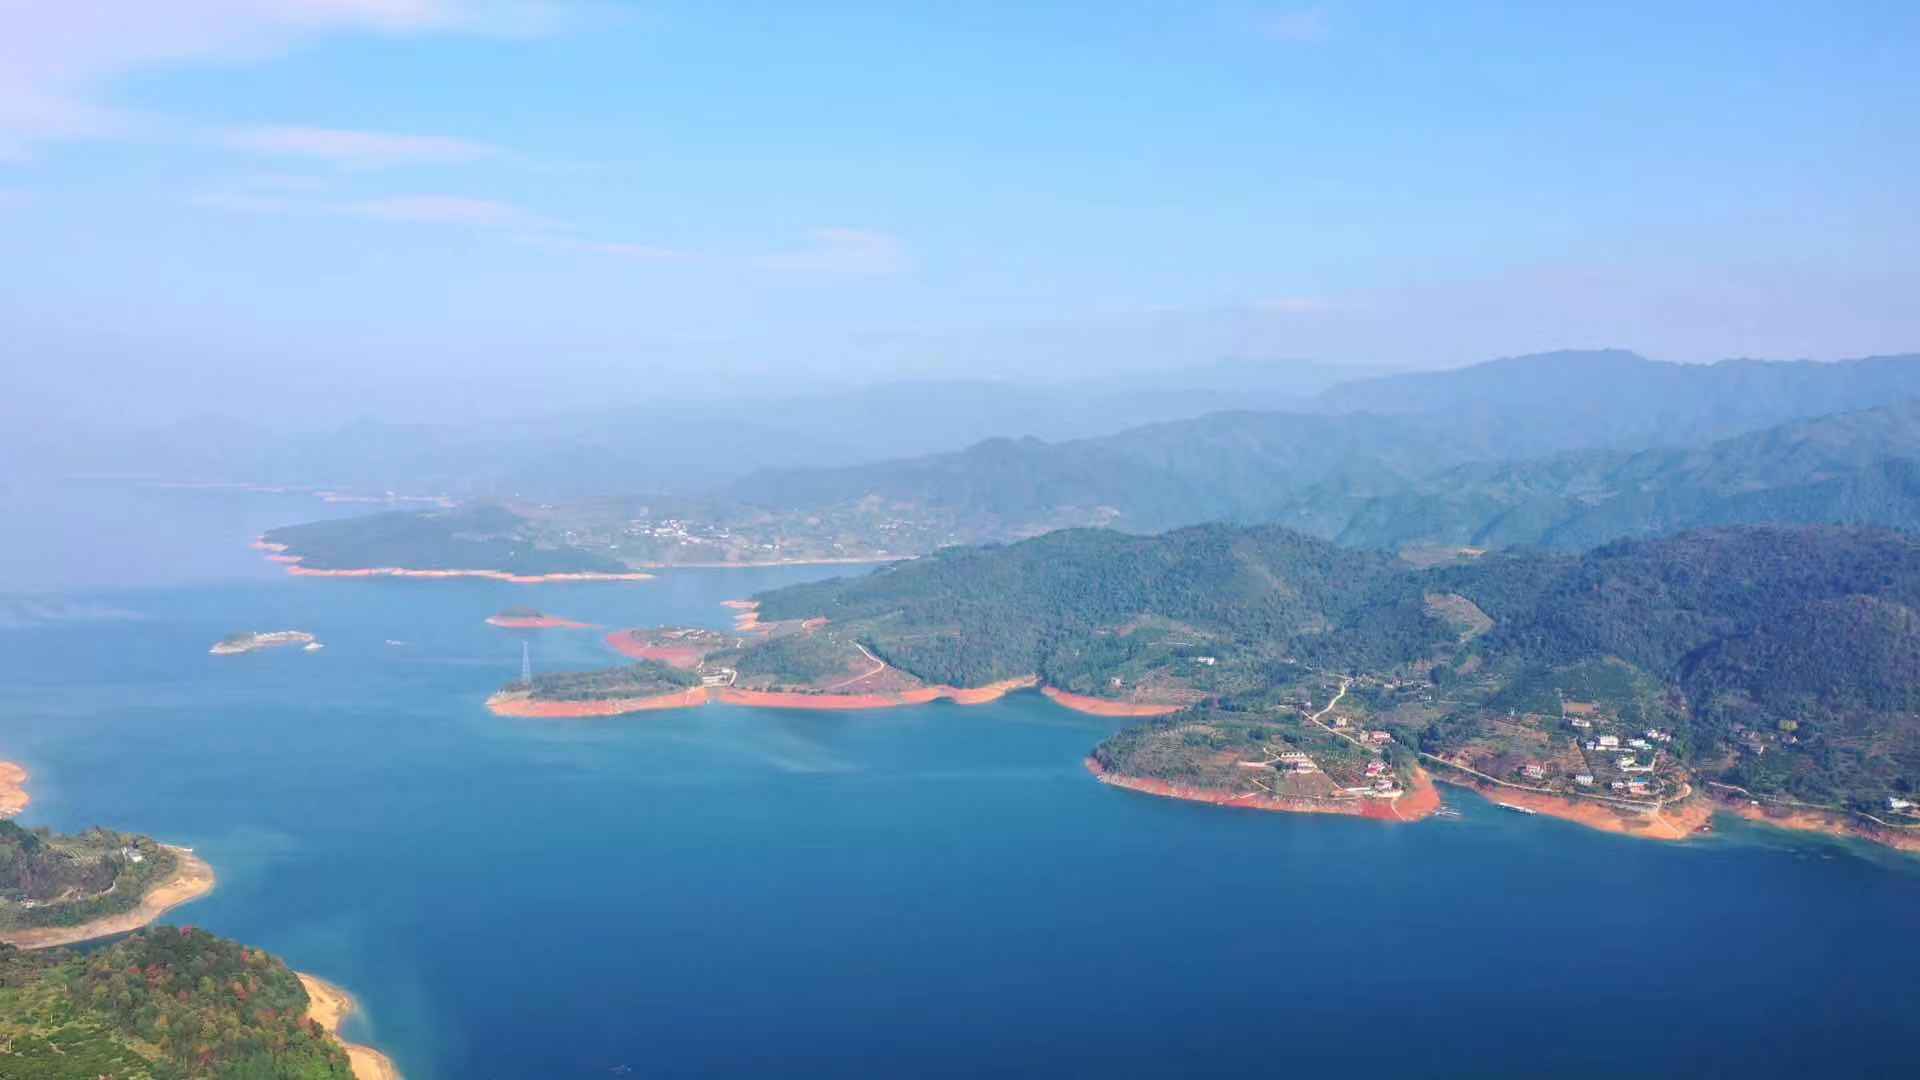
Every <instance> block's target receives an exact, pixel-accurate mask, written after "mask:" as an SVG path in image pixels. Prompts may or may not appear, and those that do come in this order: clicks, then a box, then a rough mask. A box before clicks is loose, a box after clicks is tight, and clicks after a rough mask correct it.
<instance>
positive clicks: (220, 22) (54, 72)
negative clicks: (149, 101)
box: [0, 0, 598, 159]
mask: <svg viewBox="0 0 1920 1080" xmlns="http://www.w3.org/2000/svg"><path fill="white" fill-rule="evenodd" d="M592 7H593V9H594V10H597V9H598V5H593V6H592ZM579 10H581V5H576V4H565V3H542V2H536V0H72V2H55V0H0V159H4V158H14V159H19V158H24V157H27V156H29V155H30V154H31V153H32V152H33V150H34V149H35V148H36V147H37V146H39V145H40V144H43V143H47V142H53V141H59V140H68V139H94V138H102V137H110V136H117V135H121V134H124V133H126V132H127V131H128V130H131V129H136V128H138V127H140V126H141V123H142V118H139V117H137V116H135V115H132V114H128V113H126V112H123V111H121V110H119V109H117V108H115V107H114V106H113V105H112V104H111V102H110V101H109V100H108V99H109V91H110V90H111V87H112V84H113V82H114V81H115V80H116V79H119V78H121V77H122V76H125V75H128V74H131V73H134V72H138V71H142V70H146V69H149V68H153V67H156V66H160V65H166V64H178V63H183V62H190V61H201V62H208V61H215V62H217V61H232V60H244V59H259V58H262V57H270V56H274V55H277V54H278V53H281V52H283V51H285V50H286V49H288V48H290V47H291V46H293V45H294V44H295V43H297V42H298V41H300V40H301V39H303V38H307V37H312V36H316V35H323V34H334V33H373V34H429V33H464V34H495V35H498V34H533V33H541V32H545V31H548V30H552V29H557V28H559V27H560V25H561V24H562V23H563V22H564V21H565V20H566V19H567V18H568V17H569V16H571V15H572V14H574V13H576V12H578V11H579Z"/></svg>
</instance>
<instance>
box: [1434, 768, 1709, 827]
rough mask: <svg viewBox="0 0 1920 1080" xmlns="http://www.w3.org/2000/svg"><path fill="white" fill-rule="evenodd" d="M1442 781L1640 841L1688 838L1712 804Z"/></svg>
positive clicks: (1492, 799)
mask: <svg viewBox="0 0 1920 1080" xmlns="http://www.w3.org/2000/svg"><path fill="white" fill-rule="evenodd" d="M1442 783H1447V784H1452V785H1454V786H1455V787H1463V788H1470V789H1472V790H1473V791H1474V792H1476V793H1477V794H1479V795H1480V797H1482V798H1484V799H1486V800H1487V801H1488V802H1494V803H1508V804H1510V805H1513V806H1520V807H1525V808H1526V809H1528V810H1532V811H1533V812H1535V813H1538V814H1545V815H1546V816H1548V817H1552V818H1559V819H1560V820H1562V821H1571V822H1574V823H1575V824H1578V825H1585V826H1586V827H1588V828H1590V829H1599V830H1600V831H1601V832H1610V833H1618V834H1620V835H1622V836H1637V837H1640V838H1641V839H1643V840H1668V841H1680V840H1687V839H1691V838H1692V837H1694V836H1697V835H1699V833H1700V831H1701V827H1702V826H1704V825H1706V824H1707V823H1708V822H1710V821H1711V820H1712V819H1713V804H1712V803H1711V802H1710V801H1708V800H1707V799H1705V798H1703V797H1701V796H1698V795H1696V796H1694V797H1692V798H1688V799H1682V800H1681V801H1680V802H1677V803H1672V804H1670V805H1667V806H1662V807H1659V808H1658V809H1651V810H1642V809H1638V808H1634V807H1627V806H1620V805H1617V804H1614V803H1606V802H1601V801H1600V800H1598V799H1574V798H1565V797H1562V796H1558V795H1543V794H1541V793H1540V792H1537V791H1525V790H1521V789H1518V788H1505V787H1498V786H1495V785H1491V784H1484V783H1478V782H1473V781H1469V780H1465V779H1459V780H1456V779H1454V778H1452V777H1448V778H1446V779H1444V780H1443V781H1442Z"/></svg>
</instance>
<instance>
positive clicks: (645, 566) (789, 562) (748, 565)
mask: <svg viewBox="0 0 1920 1080" xmlns="http://www.w3.org/2000/svg"><path fill="white" fill-rule="evenodd" d="M247 546H248V547H250V548H252V549H253V550H255V551H262V552H266V558H267V561H268V562H274V563H280V564H281V565H283V566H285V567H286V569H287V573H289V574H293V575H295V576H297V577H410V578H459V577H475V578H486V579H488V580H491V581H505V582H510V583H512V584H515V585H540V584H548V583H555V582H578V581H652V580H653V579H654V577H655V575H654V574H651V573H647V571H650V570H763V569H769V568H776V567H782V566H878V565H882V564H885V563H895V562H906V561H908V560H911V559H915V558H918V557H919V556H917V555H880V556H873V557H871V558H846V559H827V558H820V559H764V560H758V561H754V562H684V563H666V562H644V563H630V564H628V565H630V566H634V567H637V569H634V570H630V571H619V572H616V571H603V570H575V571H564V572H560V573H552V574H515V573H512V572H510V571H506V570H482V569H444V570H422V569H418V568H415V567H408V566H360V567H345V568H332V569H328V568H321V567H314V566H306V565H303V563H304V562H305V560H306V556H304V555H296V554H292V553H291V549H290V548H288V546H287V545H285V544H281V543H276V542H274V541H272V540H268V539H267V538H265V537H255V538H254V540H253V542H252V543H251V544H248V545H247ZM756 606H758V605H756Z"/></svg>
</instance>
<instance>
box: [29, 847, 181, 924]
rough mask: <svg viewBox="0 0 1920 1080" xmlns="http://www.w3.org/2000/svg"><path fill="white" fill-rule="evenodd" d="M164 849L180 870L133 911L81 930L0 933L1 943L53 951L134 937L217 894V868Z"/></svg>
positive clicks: (178, 849) (176, 849) (178, 850)
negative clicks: (168, 915)
mask: <svg viewBox="0 0 1920 1080" xmlns="http://www.w3.org/2000/svg"><path fill="white" fill-rule="evenodd" d="M163 846H165V847H166V848H168V849H169V850H171V851H172V852H173V853H174V854H175V855H176V856H178V858H179V866H177V867H176V868H175V869H174V872H173V874H172V875H171V876H169V877H167V878H166V879H164V880H162V881H159V882H156V883H155V884H154V885H153V887H152V888H150V889H148V890H147V892H146V895H144V896H142V897H141V898H140V903H139V904H137V905H135V907H134V908H133V909H132V910H130V911H123V912H121V913H120V914H118V915H105V916H102V917H100V918H98V919H94V920H92V921H90V922H84V923H81V924H80V925H78V926H36V927H33V928H31V929H26V930H10V931H7V932H5V933H0V943H5V944H8V945H12V946H15V947H17V948H21V949H51V948H53V947H55V946H57V945H74V944H78V943H79V942H82V941H92V940H93V939H95V938H103V937H112V936H113V935H115V934H125V933H130V932H132V931H134V930H138V929H140V928H141V927H143V926H146V925H148V924H150V923H152V922H153V921H154V920H156V919H158V918H159V917H160V916H162V915H165V914H166V913H167V912H169V911H172V910H173V909H174V908H177V907H179V906H180V905H182V904H186V903H190V902H192V901H194V900H198V899H200V898H201V897H203V896H205V895H207V894H208V893H210V892H212V891H213V887H214V884H215V882H216V879H215V878H214V874H213V867H211V866H208V865H207V864H206V862H205V861H203V860H202V859H201V858H200V857H199V856H197V855H195V854H194V853H193V852H192V851H191V850H190V849H188V848H183V847H175V846H174V845H172V844H166V845H163Z"/></svg>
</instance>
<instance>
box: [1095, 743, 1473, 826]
mask: <svg viewBox="0 0 1920 1080" xmlns="http://www.w3.org/2000/svg"><path fill="white" fill-rule="evenodd" d="M1082 764H1084V765H1085V766H1086V769H1087V771H1088V772H1090V773H1092V774H1093V775H1094V778H1095V779H1097V780H1099V781H1100V782H1101V783H1103V784H1106V785H1108V786H1109V787H1117V788H1125V789H1126V790H1128V791H1137V792H1140V793H1141V794H1144V795H1154V796H1158V797H1160V798H1163V799H1180V800H1183V801H1186V802H1197V803H1206V804H1208V805H1210V806H1231V807H1237V808H1240V809H1245V810H1266V811H1271V812H1275V813H1283V814H1338V815H1341V816H1344V817H1363V818H1368V819H1370V820H1373V821H1391V822H1395V823H1403V824H1404V823H1407V822H1414V821H1419V820H1421V819H1423V818H1427V817H1431V816H1432V815H1433V813H1434V811H1436V810H1439V809H1440V793H1439V792H1438V791H1436V790H1435V789H1434V786H1433V780H1432V778H1431V777H1429V776H1428V775H1427V772H1426V770H1425V769H1416V770H1414V776H1413V787H1412V789H1411V790H1409V791H1408V792H1407V793H1406V794H1405V795H1402V796H1400V797H1399V798H1397V799H1391V800H1387V799H1352V800H1340V801H1338V802H1335V801H1333V800H1328V799H1282V798H1275V797H1273V796H1268V795H1258V794H1238V795H1236V794H1233V793H1231V792H1226V791H1221V790H1219V789H1218V788H1202V787H1192V786H1190V785H1187V784H1173V783H1168V782H1167V781H1165V780H1151V779H1148V778H1146V777H1143V776H1128V775H1126V774H1125V773H1117V772H1112V771H1109V770H1108V769H1107V768H1106V767H1105V766H1103V765H1101V764H1100V763H1099V762H1098V761H1096V760H1094V759H1093V758H1092V757H1088V758H1086V759H1085V760H1084V761H1083V762H1082Z"/></svg>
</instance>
